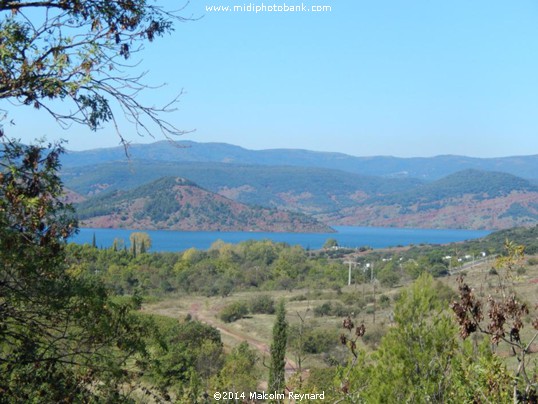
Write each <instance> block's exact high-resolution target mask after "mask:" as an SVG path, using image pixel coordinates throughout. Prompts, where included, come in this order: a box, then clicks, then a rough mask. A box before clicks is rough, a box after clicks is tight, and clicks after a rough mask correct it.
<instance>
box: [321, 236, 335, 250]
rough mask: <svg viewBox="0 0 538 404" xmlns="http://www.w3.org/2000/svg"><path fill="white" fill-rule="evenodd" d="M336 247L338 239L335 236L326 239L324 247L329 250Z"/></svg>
mask: <svg viewBox="0 0 538 404" xmlns="http://www.w3.org/2000/svg"><path fill="white" fill-rule="evenodd" d="M335 247H338V240H336V239H335V238H328V239H327V240H326V241H325V244H323V248H324V249H326V250H329V249H331V248H335Z"/></svg>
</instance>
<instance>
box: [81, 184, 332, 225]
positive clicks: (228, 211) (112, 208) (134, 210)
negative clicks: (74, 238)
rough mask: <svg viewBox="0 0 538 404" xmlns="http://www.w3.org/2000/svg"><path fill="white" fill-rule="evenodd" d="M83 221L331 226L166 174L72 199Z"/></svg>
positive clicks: (103, 223)
mask: <svg viewBox="0 0 538 404" xmlns="http://www.w3.org/2000/svg"><path fill="white" fill-rule="evenodd" d="M75 208H76V211H77V213H78V215H79V218H80V220H81V221H82V225H83V226H86V227H98V228H129V229H146V230H151V229H166V230H196V231H203V230H207V231H271V232H331V231H332V229H331V228H330V227H328V226H326V225H324V224H322V223H320V222H318V221H316V220H315V219H313V218H311V217H309V216H306V215H304V214H300V213H290V212H286V211H280V210H276V209H267V208H262V207H252V206H247V205H245V204H242V203H238V202H235V201H232V200H230V199H228V198H225V197H223V196H221V195H218V194H215V193H212V192H209V191H206V190H204V189H202V188H200V187H199V186H197V185H196V184H195V183H193V182H191V181H188V180H185V179H182V178H178V177H166V178H161V179H158V180H156V181H154V182H151V183H149V184H144V185H142V186H140V187H137V188H135V189H132V190H127V191H123V190H118V191H115V192H108V193H102V194H99V195H97V196H94V197H91V198H88V199H86V200H85V201H83V202H81V203H78V204H76V205H75Z"/></svg>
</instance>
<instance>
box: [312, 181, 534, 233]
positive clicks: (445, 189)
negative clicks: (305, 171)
mask: <svg viewBox="0 0 538 404" xmlns="http://www.w3.org/2000/svg"><path fill="white" fill-rule="evenodd" d="M318 218H319V219H321V220H323V221H325V222H327V223H331V224H332V225H362V226H394V227H426V228H465V229H506V228H511V227H516V226H531V225H536V224H537V223H538V187H537V186H535V185H533V184H532V183H531V182H530V181H528V180H525V179H522V178H519V177H515V176H513V175H510V174H506V173H499V172H487V171H479V170H465V171H461V172H458V173H455V174H452V175H450V176H447V177H445V178H442V179H440V180H437V181H435V182H433V183H428V184H423V185H421V186H418V187H417V188H415V189H413V190H412V191H406V192H402V193H396V194H393V195H389V196H385V197H372V198H367V199H365V200H364V201H363V202H362V203H359V204H357V205H356V206H354V207H352V208H345V209H343V210H341V211H339V212H337V213H330V214H327V215H319V216H318Z"/></svg>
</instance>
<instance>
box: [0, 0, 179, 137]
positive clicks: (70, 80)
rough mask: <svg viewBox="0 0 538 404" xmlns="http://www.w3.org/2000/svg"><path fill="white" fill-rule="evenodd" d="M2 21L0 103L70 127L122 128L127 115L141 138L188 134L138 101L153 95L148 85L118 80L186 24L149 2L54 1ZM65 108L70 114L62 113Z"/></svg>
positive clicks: (7, 11) (4, 9)
mask: <svg viewBox="0 0 538 404" xmlns="http://www.w3.org/2000/svg"><path fill="white" fill-rule="evenodd" d="M0 13H1V16H2V17H1V20H0V38H1V42H0V43H1V57H0V99H9V100H11V101H14V102H16V103H18V104H20V105H30V106H33V107H34V108H36V109H40V108H42V109H44V110H46V111H47V112H48V113H50V114H51V115H52V116H53V117H54V118H55V119H56V120H57V121H59V123H60V124H62V125H63V126H65V127H67V126H68V125H69V123H70V122H76V123H80V124H84V125H87V126H88V127H89V128H90V129H92V130H96V129H97V128H99V127H100V126H101V125H102V124H103V123H106V122H111V121H114V122H115V123H116V122H117V121H116V119H114V112H113V111H114V110H115V109H116V107H120V108H121V109H122V110H123V111H125V112H126V114H128V115H129V117H130V118H131V119H132V121H134V122H135V123H136V124H137V125H136V129H137V131H139V133H140V134H144V133H145V134H150V135H151V131H150V127H151V125H154V124H155V125H157V127H159V128H161V129H162V130H163V131H164V133H165V134H169V135H170V134H174V133H176V134H177V133H180V131H178V130H176V129H175V128H174V127H173V126H171V125H169V124H166V123H165V122H163V121H161V119H160V118H159V117H158V113H159V112H160V111H163V110H162V109H158V108H154V107H145V106H143V105H141V104H140V103H139V101H137V100H135V99H134V94H137V93H138V92H140V91H141V90H142V89H144V88H145V86H144V85H143V84H142V83H141V82H140V81H139V79H140V77H129V76H128V75H125V74H124V73H115V72H118V71H122V72H123V70H124V68H125V67H126V65H125V63H124V62H122V60H125V59H128V58H129V57H130V55H131V50H133V51H136V49H137V48H138V46H140V45H141V44H142V43H143V42H145V41H153V40H154V39H155V38H157V37H159V36H163V35H164V34H166V33H169V32H171V31H172V20H181V18H180V17H177V16H176V15H175V13H174V12H169V11H166V10H165V9H163V8H162V7H160V6H157V5H151V4H148V3H147V2H146V1H143V0H133V1H129V2H115V1H114V2H111V1H105V0H92V1H88V0H82V1H76V2H65V1H63V0H51V1H44V2H39V1H38V2H26V1H12V2H0ZM58 101H63V102H67V103H68V104H70V107H68V108H64V109H62V110H61V111H60V110H59V109H57V108H58V105H57V102H58ZM111 103H112V105H111ZM113 106H114V107H113ZM166 109H167V107H165V109H164V110H166ZM65 111H71V112H67V113H66V112H65ZM148 125H149V127H148ZM120 137H121V136H120Z"/></svg>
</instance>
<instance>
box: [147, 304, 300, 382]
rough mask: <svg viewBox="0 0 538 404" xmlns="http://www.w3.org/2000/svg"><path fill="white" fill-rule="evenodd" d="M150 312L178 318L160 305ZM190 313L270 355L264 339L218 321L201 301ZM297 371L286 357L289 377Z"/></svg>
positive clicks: (238, 340) (264, 354)
mask: <svg viewBox="0 0 538 404" xmlns="http://www.w3.org/2000/svg"><path fill="white" fill-rule="evenodd" d="M146 309H147V311H148V312H151V313H155V314H160V315H163V316H168V317H174V318H177V317H178V315H177V310H171V309H170V308H162V309H160V308H158V307H151V306H148V307H146ZM188 313H189V314H190V315H191V317H192V318H194V319H196V320H198V321H201V322H203V323H206V324H208V325H210V326H212V327H215V328H216V329H217V330H219V331H220V333H221V334H223V335H226V336H228V337H230V338H231V339H233V340H234V341H237V342H238V343H240V342H243V341H246V342H247V343H248V344H249V345H250V346H252V347H254V348H255V349H256V350H258V351H259V352H260V353H261V354H262V357H266V356H269V355H270V349H269V345H268V344H266V343H265V342H263V341H260V340H258V339H256V338H253V337H252V336H249V335H246V334H244V333H241V332H239V331H237V330H234V329H233V328H232V327H227V326H226V325H225V324H223V323H222V322H220V321H218V320H217V319H216V318H215V315H214V313H212V312H211V311H209V310H204V309H202V305H201V303H199V302H195V303H191V305H190V306H189V310H188ZM296 371H297V363H295V361H294V360H292V359H290V358H286V375H287V376H288V377H289V376H290V375H292V374H294V373H295V372H296Z"/></svg>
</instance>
